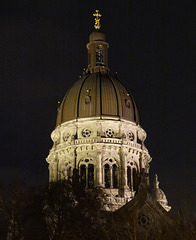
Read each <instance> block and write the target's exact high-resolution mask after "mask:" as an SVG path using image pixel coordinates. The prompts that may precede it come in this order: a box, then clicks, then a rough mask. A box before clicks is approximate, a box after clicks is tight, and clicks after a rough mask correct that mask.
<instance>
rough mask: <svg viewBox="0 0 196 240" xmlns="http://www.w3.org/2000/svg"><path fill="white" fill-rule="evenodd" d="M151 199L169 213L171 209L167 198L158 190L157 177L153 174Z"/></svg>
mask: <svg viewBox="0 0 196 240" xmlns="http://www.w3.org/2000/svg"><path fill="white" fill-rule="evenodd" d="M152 195H153V197H154V198H155V199H156V200H157V201H158V202H159V203H160V204H161V206H162V207H163V208H164V209H165V210H166V211H167V212H169V210H170V209H171V207H170V206H169V205H168V201H167V198H166V196H165V193H164V192H163V191H162V190H161V189H160V188H159V181H158V175H157V174H155V181H154V188H153V193H152Z"/></svg>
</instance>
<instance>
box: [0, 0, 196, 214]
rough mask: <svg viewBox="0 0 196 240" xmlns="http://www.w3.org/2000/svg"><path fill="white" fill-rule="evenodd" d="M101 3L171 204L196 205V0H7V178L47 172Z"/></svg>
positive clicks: (3, 82)
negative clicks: (62, 103) (54, 134)
mask: <svg viewBox="0 0 196 240" xmlns="http://www.w3.org/2000/svg"><path fill="white" fill-rule="evenodd" d="M95 9H99V10H100V12H101V13H102V15H103V17H102V20H101V24H102V30H103V31H104V32H105V33H106V34H107V41H108V43H109V44H110V49H109V66H110V69H111V74H115V72H118V77H119V79H120V80H121V81H122V82H123V83H124V84H125V85H126V86H127V88H128V89H129V90H130V92H131V93H132V94H133V96H134V99H135V100H136V102H137V105H138V108H139V110H140V114H141V120H142V121H141V124H142V126H143V128H144V129H145V130H146V132H147V134H148V137H147V140H146V146H147V147H148V149H149V152H150V154H151V156H152V158H153V160H152V162H151V177H152V176H153V174H155V173H158V175H159V180H160V187H161V188H162V189H163V190H164V191H165V193H166V195H167V198H168V200H169V203H170V205H171V206H173V207H174V208H178V207H181V206H182V205H183V204H184V202H186V203H188V204H189V205H192V206H191V208H192V210H193V211H195V209H196V208H195V205H194V201H196V174H195V172H196V163H195V162H196V157H195V136H196V117H195V116H196V115H195V100H196V97H195V96H196V94H195V92H196V84H195V83H196V81H195V77H196V71H195V63H196V58H195V57H196V52H195V43H196V21H195V20H196V19H195V9H196V2H195V1H185V0H184V1H183V0H170V1H169V0H160V1H158V0H151V1H141V0H133V1H131V0H125V1H114V0H113V1H111V0H105V1H66V0H58V1H57V0H47V1H46V0H41V1H40V0H39V1H38V0H33V1H30V0H29V1H25V0H21V1H16V0H13V1H1V6H0V56H1V57H0V109H1V124H0V132H1V138H0V181H4V182H8V181H9V179H10V178H12V177H13V176H20V177H22V178H25V179H26V180H27V181H28V182H30V183H42V182H47V181H48V170H47V163H46V161H45V158H46V157H47V155H48V152H49V149H50V148H51V146H52V141H51V139H50V133H51V131H52V130H53V129H54V127H55V118H56V113H57V111H56V110H57V102H58V101H59V100H62V98H63V96H64V94H65V93H66V91H67V90H68V88H69V87H70V86H71V85H72V84H73V83H74V81H76V80H77V79H78V76H79V75H81V74H82V71H83V68H85V67H86V66H87V50H86V43H87V42H88V37H89V34H90V33H91V31H93V25H94V20H93V17H92V13H93V12H94V10H95ZM193 205H194V206H193Z"/></svg>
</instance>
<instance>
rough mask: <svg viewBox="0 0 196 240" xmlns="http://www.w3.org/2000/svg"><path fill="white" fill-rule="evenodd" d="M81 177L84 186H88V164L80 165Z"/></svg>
mask: <svg viewBox="0 0 196 240" xmlns="http://www.w3.org/2000/svg"><path fill="white" fill-rule="evenodd" d="M80 178H81V184H82V186H83V187H86V165H81V166H80Z"/></svg>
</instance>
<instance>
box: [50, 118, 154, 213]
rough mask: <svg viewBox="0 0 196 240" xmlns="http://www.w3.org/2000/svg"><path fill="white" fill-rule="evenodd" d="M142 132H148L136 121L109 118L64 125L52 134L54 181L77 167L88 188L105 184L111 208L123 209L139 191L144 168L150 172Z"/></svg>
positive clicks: (52, 173)
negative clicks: (135, 122) (121, 207)
mask: <svg viewBox="0 0 196 240" xmlns="http://www.w3.org/2000/svg"><path fill="white" fill-rule="evenodd" d="M141 132H143V134H144V135H145V132H144V130H143V129H142V128H141V127H140V126H139V125H136V124H134V123H133V122H130V121H126V120H119V119H111V118H107V117H105V118H104V119H100V118H88V119H86V118H85V119H78V120H77V121H76V120H74V121H68V122H65V123H63V124H61V125H60V126H58V127H57V128H56V129H55V130H54V131H53V132H52V134H51V138H52V140H53V143H54V144H53V147H52V149H51V150H50V153H49V156H48V157H47V162H48V163H49V175H50V181H57V180H63V179H69V178H72V176H73V170H74V169H76V170H77V171H78V174H79V176H80V181H81V182H82V184H83V185H84V186H85V187H86V188H91V187H93V186H98V187H102V188H103V189H104V191H105V193H106V196H107V198H108V206H110V207H109V208H111V209H112V210H115V209H117V208H119V207H120V206H122V205H124V204H125V203H126V202H128V201H130V200H131V199H132V198H133V197H134V195H135V193H136V192H137V191H138V186H139V182H140V172H141V171H142V169H143V170H144V171H145V173H147V174H148V172H149V162H150V161H151V157H150V155H149V153H148V150H147V149H146V147H145V146H144V144H143V143H142V141H141V140H140V139H141V136H140V135H141ZM138 136H139V137H140V139H139V137H138Z"/></svg>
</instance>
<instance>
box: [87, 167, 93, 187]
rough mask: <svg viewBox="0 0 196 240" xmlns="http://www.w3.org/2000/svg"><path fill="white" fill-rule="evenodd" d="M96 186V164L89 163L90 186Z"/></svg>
mask: <svg viewBox="0 0 196 240" xmlns="http://www.w3.org/2000/svg"><path fill="white" fill-rule="evenodd" d="M93 186H94V165H93V164H89V165H88V187H89V188H92V187H93Z"/></svg>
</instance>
